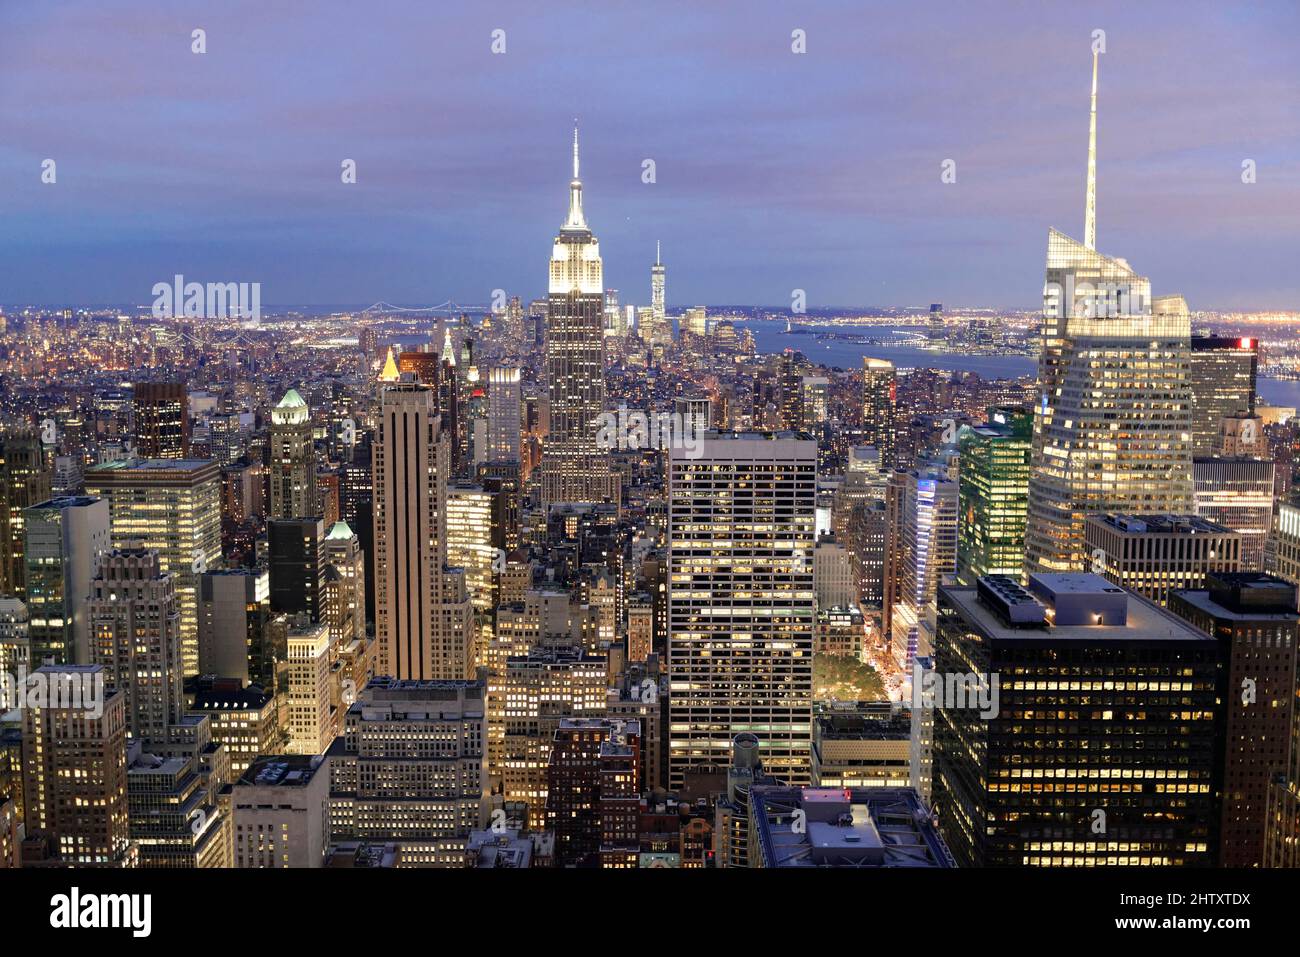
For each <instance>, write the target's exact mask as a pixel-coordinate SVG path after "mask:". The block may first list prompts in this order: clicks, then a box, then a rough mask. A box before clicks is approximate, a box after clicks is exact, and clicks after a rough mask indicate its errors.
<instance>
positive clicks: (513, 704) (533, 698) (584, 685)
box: [490, 596, 609, 827]
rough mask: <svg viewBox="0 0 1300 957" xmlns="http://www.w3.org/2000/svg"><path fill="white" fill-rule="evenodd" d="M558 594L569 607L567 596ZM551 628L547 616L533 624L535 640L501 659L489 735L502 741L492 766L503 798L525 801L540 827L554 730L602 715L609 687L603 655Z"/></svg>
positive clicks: (532, 819)
mask: <svg viewBox="0 0 1300 957" xmlns="http://www.w3.org/2000/svg"><path fill="white" fill-rule="evenodd" d="M560 598H561V599H563V604H564V605H565V606H567V605H568V599H567V597H566V596H560ZM554 610H556V609H555V608H553V609H552V611H554ZM554 627H555V626H554V625H548V624H547V623H546V621H545V620H542V621H538V622H536V623H535V628H536V630H535V633H536V634H537V635H538V644H537V645H536V646H534V647H532V648H530V649H529V650H528V651H527V652H525V653H524V654H521V655H516V656H509V657H506V659H505V663H504V680H503V681H502V688H503V690H502V693H501V699H502V702H503V705H502V707H501V709H500V714H501V719H500V720H501V730H500V732H496V733H494V734H493V737H497V738H499V739H500V741H501V745H500V748H501V760H500V763H499V766H497V767H491V766H490V771H491V772H492V774H493V777H494V778H497V777H499V778H500V780H501V782H502V790H503V791H504V793H505V795H506V798H507V800H510V801H517V802H520V803H521V804H522V805H524V806H525V807H526V809H527V813H528V820H529V821H530V822H531V823H532V824H534V825H536V826H538V827H540V826H541V822H542V821H544V820H545V819H546V788H547V769H548V768H549V767H550V756H551V746H552V744H553V743H554V741H555V732H556V731H557V730H558V729H559V727H560V722H561V721H563V720H564V719H566V718H588V717H592V718H599V717H603V716H604V714H605V707H606V698H607V690H608V685H609V670H608V664H607V662H606V658H605V656H604V655H598V654H595V653H592V652H588V651H584V650H583V649H582V647H581V646H580V645H579V644H578V643H577V642H575V641H573V640H572V639H571V637H570V636H569V635H561V634H559V633H557V632H555V631H552V629H553V628H554ZM530 630H531V629H530ZM503 631H504V632H505V634H504V635H503V639H504V640H503V644H504V643H509V642H511V640H512V637H511V634H510V632H511V629H510V628H509V627H507V628H505V629H503Z"/></svg>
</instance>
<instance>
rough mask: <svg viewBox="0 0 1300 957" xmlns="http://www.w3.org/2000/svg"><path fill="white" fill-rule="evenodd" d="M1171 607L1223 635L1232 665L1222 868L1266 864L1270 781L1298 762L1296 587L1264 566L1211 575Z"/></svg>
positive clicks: (1299, 625)
mask: <svg viewBox="0 0 1300 957" xmlns="http://www.w3.org/2000/svg"><path fill="white" fill-rule="evenodd" d="M1206 584H1207V586H1208V587H1207V588H1205V589H1203V590H1197V591H1176V592H1174V593H1173V594H1172V595H1170V597H1169V610H1170V611H1172V612H1174V613H1175V614H1178V615H1180V616H1182V617H1183V618H1185V619H1187V620H1188V621H1189V622H1191V623H1192V624H1193V625H1195V626H1197V627H1198V628H1200V629H1201V630H1203V631H1204V632H1206V634H1208V635H1210V636H1212V637H1213V638H1214V639H1216V640H1217V641H1218V642H1219V644H1220V645H1221V646H1222V648H1223V653H1222V658H1223V662H1224V664H1225V665H1226V676H1225V677H1226V679H1227V681H1226V685H1225V689H1226V692H1227V693H1226V694H1225V695H1224V707H1225V709H1226V711H1227V717H1226V731H1225V734H1224V740H1225V744H1226V750H1225V752H1224V762H1223V764H1224V767H1223V817H1222V824H1221V827H1220V831H1219V848H1220V850H1219V856H1218V863H1219V866H1220V867H1260V866H1262V865H1263V864H1264V856H1265V843H1264V838H1265V831H1266V824H1267V817H1266V811H1267V808H1268V797H1269V794H1268V792H1269V785H1270V784H1271V783H1272V782H1273V781H1274V780H1275V779H1276V778H1278V777H1279V776H1285V775H1286V773H1287V772H1288V771H1289V769H1290V763H1291V749H1292V747H1293V746H1294V734H1295V708H1296V649H1297V644H1298V643H1300V615H1297V614H1296V588H1295V586H1294V585H1291V584H1290V583H1288V582H1285V581H1282V580H1281V579H1279V578H1275V577H1274V576H1272V575H1267V574H1264V573H1262V572H1239V573H1233V572H1222V573H1213V574H1211V575H1209V576H1208V580H1207V583H1206Z"/></svg>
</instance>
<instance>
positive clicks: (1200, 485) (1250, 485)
mask: <svg viewBox="0 0 1300 957" xmlns="http://www.w3.org/2000/svg"><path fill="white" fill-rule="evenodd" d="M1273 472H1274V463H1273V461H1272V460H1271V459H1257V458H1251V457H1247V456H1242V455H1237V456H1218V455H1215V456H1211V457H1209V458H1197V459H1195V460H1194V461H1193V464H1192V474H1193V476H1194V479H1195V489H1196V492H1195V495H1196V514H1197V515H1200V516H1202V517H1203V518H1208V519H1209V520H1210V521H1212V522H1218V523H1219V524H1220V525H1226V526H1227V527H1228V528H1231V529H1232V530H1233V531H1236V532H1239V533H1240V534H1241V570H1242V571H1248V572H1249V571H1254V572H1257V571H1262V570H1263V568H1264V548H1265V546H1266V545H1267V543H1268V536H1269V532H1270V531H1271V529H1272V527H1273Z"/></svg>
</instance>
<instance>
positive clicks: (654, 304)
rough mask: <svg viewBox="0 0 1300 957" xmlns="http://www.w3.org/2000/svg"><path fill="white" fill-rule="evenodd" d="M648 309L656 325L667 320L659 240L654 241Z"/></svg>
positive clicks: (663, 323) (665, 322)
mask: <svg viewBox="0 0 1300 957" xmlns="http://www.w3.org/2000/svg"><path fill="white" fill-rule="evenodd" d="M650 311H651V312H652V313H653V314H654V317H655V323H656V324H657V325H665V324H667V322H668V312H667V310H666V309H665V308H664V263H663V258H662V257H661V256H660V255H659V241H658V240H656V241H655V264H654V265H653V266H651V267H650Z"/></svg>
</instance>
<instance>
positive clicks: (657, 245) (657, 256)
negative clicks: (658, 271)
mask: <svg viewBox="0 0 1300 957" xmlns="http://www.w3.org/2000/svg"><path fill="white" fill-rule="evenodd" d="M655 265H656V266H662V265H663V263H662V262H661V261H660V259H659V240H657V239H656V240H655Z"/></svg>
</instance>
